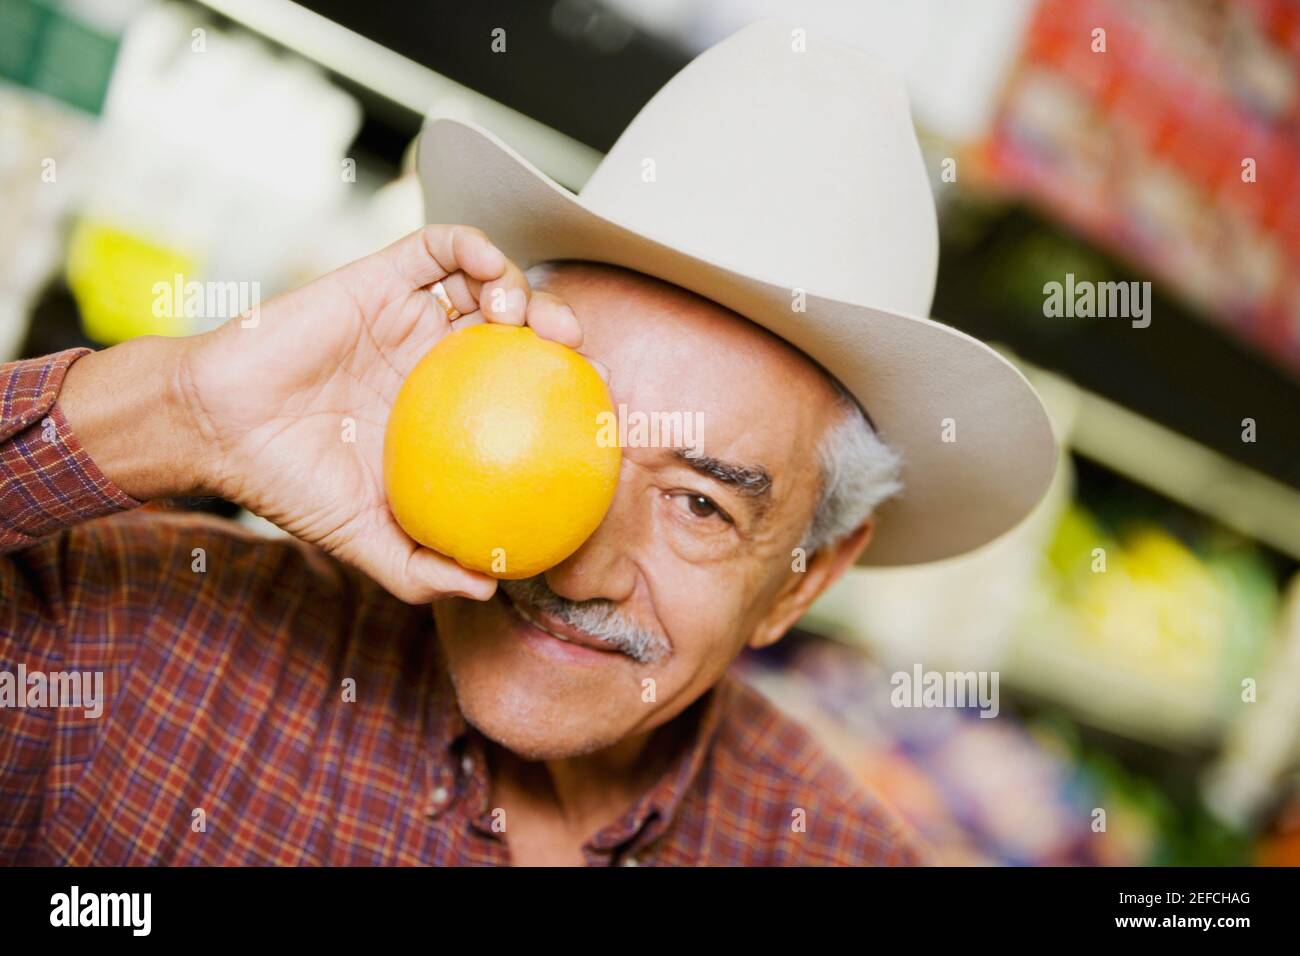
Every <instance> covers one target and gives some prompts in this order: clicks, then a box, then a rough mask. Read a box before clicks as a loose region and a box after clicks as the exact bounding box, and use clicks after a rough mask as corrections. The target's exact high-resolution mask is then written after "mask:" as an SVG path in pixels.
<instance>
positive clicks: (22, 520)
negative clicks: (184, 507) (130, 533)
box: [0, 349, 141, 553]
mask: <svg viewBox="0 0 1300 956" xmlns="http://www.w3.org/2000/svg"><path fill="white" fill-rule="evenodd" d="M89 353H90V349H69V350H67V351H65V352H56V353H55V354H53V355H47V356H44V357H42V358H36V359H27V360H25V361H21V362H11V363H9V364H7V365H0V489H3V494H0V553H4V552H10V551H17V550H21V549H22V548H26V547H28V546H30V545H31V544H34V543H35V542H36V541H38V540H40V539H41V538H43V537H45V536H47V535H50V534H53V533H55V532H57V531H59V530H61V529H63V528H67V527H69V526H71V525H75V524H80V523H81V522H83V521H88V520H89V519H91V518H98V517H100V516H102V515H108V514H113V513H114V512H117V511H125V510H127V509H129V508H135V507H138V506H139V505H140V504H141V502H139V501H137V500H136V499H135V498H132V497H131V496H130V495H128V494H127V493H126V492H124V491H123V490H122V489H121V488H118V487H117V486H116V485H115V484H113V483H112V482H111V481H110V480H109V479H108V478H106V477H105V476H104V474H103V472H101V471H100V470H99V468H98V467H97V466H96V465H95V463H94V462H93V461H92V460H91V458H90V456H89V455H88V454H86V451H85V449H84V448H82V447H81V444H80V442H78V441H77V437H76V436H75V435H73V434H72V430H71V429H70V428H69V427H68V423H67V420H66V419H65V418H64V417H63V412H62V411H61V410H60V409H59V406H58V397H59V389H60V388H61V387H62V385H63V378H64V375H65V374H66V373H67V371H68V368H69V366H71V365H72V363H73V362H75V361H77V359H79V358H81V357H82V356H83V355H87V354H89Z"/></svg>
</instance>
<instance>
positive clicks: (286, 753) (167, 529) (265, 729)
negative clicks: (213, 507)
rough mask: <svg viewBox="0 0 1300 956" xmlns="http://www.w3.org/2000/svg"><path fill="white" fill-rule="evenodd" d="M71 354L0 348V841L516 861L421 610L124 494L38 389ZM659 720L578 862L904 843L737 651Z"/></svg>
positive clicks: (48, 856) (912, 852)
mask: <svg viewBox="0 0 1300 956" xmlns="http://www.w3.org/2000/svg"><path fill="white" fill-rule="evenodd" d="M83 354H85V350H72V351H68V352H62V353H59V354H57V355H53V356H50V357H47V358H43V359H34V360H29V361H24V362H17V363H13V364H10V365H5V366H0V489H2V490H3V491H2V494H3V503H2V504H0V864H38V865H39V864H107V865H132V864H181V865H184V864H205V865H210V864H216V865H229V864H236V865H238V864H258V865H301V864H327V865H352V864H359V865H388V864H433V865H458V864H505V863H508V862H509V861H510V853H509V848H508V845H507V843H506V840H505V835H504V834H503V833H501V832H497V829H495V828H494V826H493V823H494V814H493V808H492V807H491V806H489V792H490V789H489V780H488V773H487V771H488V766H487V763H486V761H485V749H484V748H485V741H484V740H483V738H482V737H481V736H480V735H479V734H478V732H477V731H476V730H474V729H473V728H472V727H470V726H468V725H467V724H466V722H465V720H464V718H463V717H462V715H461V713H460V710H459V708H458V707H457V705H456V699H455V695H454V693H453V692H452V689H451V687H450V683H449V680H448V676H447V673H446V670H445V669H444V668H443V666H442V664H441V662H440V660H439V651H438V642H437V640H436V639H435V636H434V634H433V621H432V615H431V614H430V613H429V609H428V608H427V607H412V606H409V605H406V604H403V603H401V602H400V601H398V600H397V599H395V598H393V597H391V596H390V595H388V594H387V593H386V592H385V591H383V590H382V589H381V588H380V587H379V586H378V585H377V584H375V583H374V582H373V581H371V580H369V579H368V578H366V577H365V576H364V575H362V574H360V573H358V572H356V571H354V570H352V569H350V568H348V567H346V566H344V565H342V564H340V563H338V562H336V561H334V560H333V559H331V558H330V557H328V556H326V555H325V554H324V553H322V552H321V551H319V550H317V549H315V548H313V547H311V546H308V545H306V544H304V543H302V542H299V541H296V540H292V539H287V538H286V539H283V540H267V539H265V538H263V537H259V536H257V535H255V534H253V533H251V532H248V531H245V530H243V529H242V528H241V527H240V526H238V525H236V524H234V523H232V522H228V521H223V520H220V519H216V518H212V517H208V516H203V515H195V514H187V513H177V512H168V511H163V510H158V509H156V508H152V507H151V508H144V509H140V510H134V511H133V510H132V509H134V508H136V506H138V505H139V504H140V503H139V502H137V501H135V500H134V499H133V498H131V497H129V496H127V495H126V494H125V493H123V492H122V490H121V489H119V488H117V487H116V486H115V485H113V483H112V482H110V481H109V480H108V479H107V478H106V477H105V476H104V475H103V474H102V473H101V472H100V471H99V469H98V468H97V467H96V466H95V464H94V462H92V461H91V460H90V458H89V457H88V456H87V454H86V453H85V451H84V449H82V448H81V446H80V445H79V444H78V442H77V440H76V438H75V436H73V435H72V434H71V432H70V430H69V429H68V427H67V424H66V421H65V420H64V418H63V416H62V414H61V412H60V410H59V407H58V405H57V404H56V399H57V398H58V392H59V388H60V385H61V382H62V380H63V375H64V372H65V371H66V369H67V367H68V366H69V365H70V364H71V363H72V362H73V361H75V360H76V359H77V358H79V357H80V356H81V355H83ZM128 427H129V426H128ZM109 515H112V517H108V516H109ZM92 519H98V520H92ZM198 549H202V552H200V551H199V550H198ZM200 562H202V563H200ZM200 569H201V570H200ZM20 668H24V669H25V671H26V674H27V675H29V676H28V680H27V681H26V683H25V685H17V697H16V698H15V696H14V688H15V686H16V684H17V678H18V676H19V674H20ZM6 672H7V673H8V674H9V675H10V678H9V688H10V697H9V698H8V699H6V698H5V696H4V684H3V682H4V680H5V674H6ZM55 672H63V673H69V672H71V673H86V672H90V673H94V672H99V673H102V675H103V692H104V703H103V705H102V706H103V712H102V715H100V716H98V717H95V716H93V712H92V715H88V714H87V710H86V708H85V707H84V706H78V707H67V706H61V707H57V708H56V707H53V706H49V705H50V704H52V703H53V701H52V700H45V701H42V700H40V699H39V698H36V697H33V696H32V693H33V692H32V690H31V688H32V686H33V685H32V680H31V677H30V675H33V674H38V675H40V674H43V675H51V674H53V673H55ZM349 680H350V681H352V682H355V683H354V684H350V683H349ZM53 685H54V682H53V681H52V682H51V684H50V687H51V688H53ZM349 688H355V693H354V694H349V693H346V691H347V690H348V689H349ZM65 690H66V687H65ZM353 698H354V699H353ZM86 703H87V701H85V700H82V701H81V704H82V705H85V704H86ZM42 705H44V706H42ZM675 719H676V720H684V721H690V722H691V733H689V734H687V735H686V737H687V743H686V744H684V745H682V747H681V749H680V751H679V752H678V753H676V754H674V755H672V757H671V762H670V764H669V767H668V769H667V771H666V772H665V773H664V775H663V777H662V778H661V779H660V780H659V781H658V782H657V783H656V784H654V785H653V786H652V787H651V788H650V789H649V790H648V791H647V792H646V793H645V794H643V795H642V796H641V797H640V798H639V799H638V800H637V801H636V802H635V803H634V805H633V806H631V807H629V808H628V810H627V812H626V813H624V814H623V815H622V816H621V817H620V818H619V819H618V820H617V821H615V822H614V823H612V824H610V825H609V826H607V827H605V828H604V829H602V830H601V831H600V832H598V833H596V834H595V835H594V836H592V837H591V838H590V839H589V840H588V841H587V842H586V844H584V846H583V848H582V851H583V855H584V857H585V858H586V860H587V862H588V863H589V864H592V865H609V864H625V865H627V864H630V865H635V864H653V865H673V864H721V865H728V864H734V865H768V864H906V863H916V862H920V857H919V855H918V851H917V850H916V849H915V848H914V846H913V845H912V843H911V838H910V837H909V836H907V835H906V834H905V832H904V831H903V830H902V829H901V827H900V825H899V823H898V822H897V820H896V818H895V817H894V816H893V815H892V814H890V813H889V812H888V811H887V810H885V809H884V808H883V807H882V806H881V804H880V803H878V802H877V801H876V800H875V799H873V798H872V797H870V796H868V795H867V794H866V793H864V792H863V791H862V789H861V788H860V787H859V786H858V785H857V784H856V783H855V782H854V781H853V780H852V779H851V778H850V777H849V775H848V774H847V772H846V771H844V770H842V769H841V768H840V767H838V766H837V765H836V764H835V763H833V762H832V761H831V760H830V759H829V758H828V757H827V756H826V755H825V754H824V753H823V751H822V750H821V748H820V747H819V746H818V745H817V744H816V743H814V741H813V740H812V738H811V737H810V735H809V734H808V733H807V732H806V731H805V730H803V729H802V728H801V727H799V726H798V725H797V724H795V723H794V722H792V721H791V720H789V719H788V718H786V717H784V716H783V715H782V714H780V713H779V712H778V711H777V710H776V709H775V708H774V707H773V706H772V705H771V704H769V703H768V702H767V701H766V700H764V699H763V698H762V697H760V696H759V695H758V693H757V692H755V691H754V690H752V689H751V688H749V687H747V686H745V685H744V684H742V683H740V682H739V681H738V680H737V679H736V678H734V677H733V676H730V675H729V676H727V677H725V678H724V679H723V680H722V681H721V682H720V683H719V684H718V685H717V686H716V687H715V688H714V689H713V690H711V691H710V692H709V693H707V694H705V695H704V696H703V697H702V698H701V699H700V700H699V701H697V702H696V703H695V704H694V705H692V706H691V707H690V708H688V709H687V710H686V711H685V712H684V713H683V714H682V715H680V716H679V717H677V718H675Z"/></svg>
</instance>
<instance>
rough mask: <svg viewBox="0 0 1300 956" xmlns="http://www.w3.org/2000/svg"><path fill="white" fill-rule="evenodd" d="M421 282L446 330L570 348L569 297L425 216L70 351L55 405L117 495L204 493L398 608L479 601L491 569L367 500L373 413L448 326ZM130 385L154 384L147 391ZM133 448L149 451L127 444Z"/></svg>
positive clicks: (574, 338) (376, 467)
mask: <svg viewBox="0 0 1300 956" xmlns="http://www.w3.org/2000/svg"><path fill="white" fill-rule="evenodd" d="M435 282H442V284H443V288H444V289H445V290H446V292H447V293H448V295H449V296H450V297H451V300H452V303H453V305H454V306H455V307H456V309H457V310H458V311H459V312H461V313H462V315H463V317H462V318H458V319H457V320H456V321H455V327H456V328H460V327H461V326H462V325H464V324H473V323H476V322H481V321H490V322H504V323H509V324H513V325H520V324H523V323H525V322H527V324H528V325H530V326H531V327H532V328H533V329H534V330H535V331H536V332H537V333H538V334H539V335H541V336H544V337H546V338H549V339H554V340H555V341H557V342H561V343H562V344H564V345H568V346H570V347H572V348H578V347H579V346H580V345H581V344H582V331H581V329H580V327H579V325H578V321H577V318H576V317H575V316H574V314H573V312H572V311H571V310H570V309H569V308H568V306H566V305H564V304H563V302H561V301H560V300H559V299H558V298H557V297H555V296H552V295H549V294H546V293H540V292H539V293H536V294H533V293H532V292H531V290H530V289H529V287H528V283H527V280H526V279H525V277H524V275H523V273H522V271H520V269H519V268H518V267H517V266H515V265H514V264H513V263H512V262H510V261H509V260H508V259H506V257H505V256H504V255H503V254H502V253H501V252H500V251H499V250H498V249H497V248H496V247H495V246H493V245H492V244H491V243H490V242H489V241H488V239H487V238H486V237H485V236H484V235H483V234H482V233H481V232H479V231H478V230H476V229H471V228H469V227H466V226H427V227H425V228H424V229H422V230H420V231H419V232H417V233H413V234H412V235H410V236H407V237H406V238H405V239H402V240H401V241H399V242H397V243H394V244H393V245H392V246H389V247H388V248H387V249H384V250H382V251H380V252H378V253H375V254H374V255H372V256H368V257H367V258H365V259H361V260H358V261H357V262H354V263H351V264H350V265H347V266H344V267H343V268H341V269H339V270H337V271H335V272H333V273H330V274H329V275H326V276H324V277H323V278H321V279H318V280H316V281H315V282H313V283H311V284H310V285H307V286H304V287H303V288H301V289H298V290H296V291H294V292H290V293H288V294H286V295H283V296H280V297H278V298H276V299H273V300H272V301H270V302H268V303H266V304H264V305H263V306H262V307H261V308H260V309H259V310H255V311H254V313H253V314H251V315H246V316H241V317H237V318H234V319H231V320H230V321H229V322H227V323H226V324H225V325H223V326H221V327H220V328H218V329H216V330H214V331H212V332H210V333H207V334H205V335H200V336H195V337H193V338H189V339H180V340H161V339H150V340H136V341H135V342H129V343H126V344H125V345H124V346H118V347H117V348H114V349H109V350H107V351H104V352H98V353H95V354H94V355H89V356H86V357H85V358H83V359H81V360H80V361H78V362H76V363H75V364H74V365H73V366H72V367H71V369H70V370H69V373H68V378H67V380H66V381H65V383H64V387H63V391H62V392H61V393H60V399H59V404H60V406H61V407H62V409H63V411H64V414H65V415H66V416H67V418H68V421H69V424H70V425H71V427H72V429H73V431H74V433H75V434H76V435H77V436H78V438H79V439H80V440H81V442H82V444H83V445H84V446H85V447H86V449H87V451H88V452H89V453H90V455H91V457H92V458H93V459H94V460H95V462H96V464H98V465H99V466H100V468H101V469H102V470H104V472H105V473H106V474H107V475H108V477H109V478H111V479H112V480H114V481H115V482H116V483H118V484H119V486H121V487H122V488H123V490H124V491H126V492H127V493H128V494H131V495H133V496H135V497H137V498H148V497H162V496H166V495H175V494H194V493H206V494H216V495H220V496H222V497H224V498H227V499H229V500H231V501H234V502H236V503H238V504H240V505H243V506H244V507H245V508H247V509H248V510H249V511H252V512H253V513H255V514H258V515H261V516H263V517H265V518H268V519H269V520H271V521H273V522H274V523H275V524H277V525H279V526H280V527H281V528H283V529H285V530H286V531H289V532H291V533H292V534H294V535H296V536H298V537H300V538H302V539H304V540H306V541H309V542H312V543H315V544H318V545H320V546H321V547H323V548H324V549H325V550H327V551H329V552H330V553H332V554H334V555H336V556H337V557H339V558H341V559H343V560H344V561H347V562H349V563H351V564H353V565H355V566H356V567H358V568H360V569H361V570H363V571H365V572H366V573H367V574H369V575H370V576H371V577H373V578H374V579H375V580H376V581H378V582H379V583H380V584H382V585H383V586H384V587H385V588H387V589H388V590H389V591H391V592H392V593H393V594H394V595H396V596H397V597H399V598H401V599H402V600H404V601H408V602H410V603H423V602H428V601H432V600H435V599H437V598H439V597H443V596H445V595H449V594H456V595H462V596H469V597H475V598H480V599H486V598H488V597H490V596H491V595H492V594H493V592H494V591H495V590H496V581H495V579H493V578H491V577H488V576H486V575H483V574H479V573H477V572H474V571H469V570H466V569H465V568H462V567H461V566H460V565H458V564H456V562H454V561H453V560H451V559H450V558H447V557H444V556H443V555H440V554H437V553H435V552H433V551H431V550H429V549H428V548H424V547H421V546H420V545H418V544H416V543H415V542H414V541H412V540H411V539H410V538H409V537H407V535H406V534H405V532H403V531H402V529H401V528H400V527H399V526H398V525H397V523H396V522H395V521H394V520H393V517H392V515H391V513H390V512H389V510H388V505H387V503H386V501H385V497H384V483H383V468H382V461H383V454H382V453H383V442H384V426H385V423H386V422H387V420H388V412H389V408H390V407H391V405H392V402H393V400H394V398H395V397H396V396H397V391H398V389H399V388H400V386H401V384H402V381H403V379H405V377H406V375H407V374H408V373H409V372H410V371H411V369H412V368H413V367H414V366H415V364H416V362H418V361H419V360H420V359H421V358H422V357H423V356H424V355H425V353H426V352H428V351H429V349H430V348H432V347H433V345H434V344H435V343H436V342H437V341H438V340H439V339H441V338H442V337H443V336H444V335H446V334H447V333H448V332H449V331H450V330H451V324H450V323H449V322H448V320H447V317H446V315H445V314H444V313H443V309H442V307H441V306H440V305H439V304H438V301H437V300H436V299H435V298H434V296H433V295H432V293H431V292H430V289H429V287H430V286H431V285H432V284H433V283H435ZM128 347H132V348H128ZM119 350H122V354H120V355H119V356H118V357H117V358H116V359H115V358H114V353H116V352H119ZM143 381H152V383H153V394H152V400H150V392H149V390H148V389H147V388H143V387H142V384H141V383H142V382H143ZM115 389H116V391H117V393H118V394H117V396H116V397H115V399H114V400H113V401H112V402H109V403H107V404H109V405H112V406H115V407H112V408H106V407H105V405H106V403H105V402H104V398H105V392H106V391H113V390H115ZM159 392H161V394H159ZM132 393H135V394H136V398H134V399H132V398H131V394H132ZM145 420H147V422H146V421H145ZM136 423H139V424H136ZM133 425H136V427H135V428H134V434H133V435H131V436H130V438H131V440H130V442H124V439H123V433H124V432H128V433H129V430H131V429H132V426H133ZM353 438H354V440H351V439H353ZM345 439H349V440H345ZM141 443H144V444H146V445H150V446H152V448H153V449H154V451H155V454H154V456H153V457H152V459H149V460H146V457H147V456H144V455H143V454H142V452H141V451H140V450H137V451H135V452H133V451H132V450H131V449H132V448H136V449H139V448H140V445H141Z"/></svg>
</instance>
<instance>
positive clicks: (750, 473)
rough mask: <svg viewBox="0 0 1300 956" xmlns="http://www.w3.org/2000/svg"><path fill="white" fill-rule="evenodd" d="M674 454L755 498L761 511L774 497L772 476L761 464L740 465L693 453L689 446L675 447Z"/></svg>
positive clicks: (747, 495) (730, 486)
mask: <svg viewBox="0 0 1300 956" xmlns="http://www.w3.org/2000/svg"><path fill="white" fill-rule="evenodd" d="M673 454H674V455H675V456H676V457H677V460H678V461H680V462H682V463H683V464H685V465H689V466H690V467H691V468H692V469H694V470H695V471H696V472H698V473H699V474H701V475H704V476H705V477H706V478H712V479H713V480H714V481H716V482H719V483H720V484H723V485H726V486H727V487H729V488H732V489H734V490H735V492H736V493H737V494H739V495H743V496H744V497H746V498H752V499H754V500H755V504H756V505H757V506H758V510H759V511H760V512H761V511H763V510H765V509H766V507H767V505H768V503H769V502H770V501H771V499H772V476H771V474H769V473H768V470H767V469H766V468H764V467H763V466H761V465H740V464H736V463H735V462H730V461H723V460H722V459H720V458H710V457H708V456H707V455H692V453H691V450H690V449H688V448H678V449H675V450H674V452H673Z"/></svg>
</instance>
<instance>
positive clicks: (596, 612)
mask: <svg viewBox="0 0 1300 956" xmlns="http://www.w3.org/2000/svg"><path fill="white" fill-rule="evenodd" d="M501 589H502V590H503V591H505V592H506V596H507V597H509V598H510V600H512V601H514V602H516V603H518V604H524V605H527V606H529V607H534V608H537V610H539V611H544V612H546V613H547V614H550V615H552V616H553V617H556V618H558V619H559V620H561V621H563V622H564V623H565V624H567V625H568V626H569V627H572V628H574V629H575V630H579V631H582V632H583V633H584V634H589V635H591V636H592V637H595V638H599V639H600V640H602V641H605V642H607V643H609V644H611V645H613V646H614V647H615V648H617V649H618V650H619V651H621V652H622V653H624V654H626V655H627V656H628V657H630V658H632V659H633V660H635V661H637V662H639V663H642V664H650V663H653V662H654V661H657V660H660V659H661V658H664V657H667V656H668V653H669V651H670V650H671V646H670V645H669V643H668V639H667V638H666V637H664V636H663V635H662V634H657V633H655V632H653V631H647V630H645V629H644V628H640V627H637V626H636V625H635V624H633V623H632V622H630V621H629V620H628V619H627V618H625V617H624V616H623V615H622V614H621V613H620V612H619V610H618V609H617V608H616V607H615V606H614V604H613V602H612V601H606V600H603V599H600V598H597V599H595V600H592V601H570V600H569V599H568V598H563V597H560V595H558V594H556V593H555V592H554V591H552V590H551V588H550V586H549V585H548V584H547V583H546V580H545V578H544V577H543V576H542V575H540V574H539V575H536V576H535V577H531V578H524V579H523V580H521V581H502V582H501Z"/></svg>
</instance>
